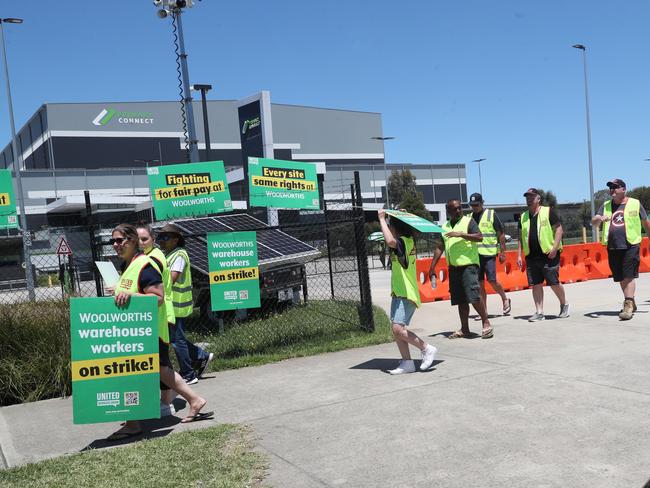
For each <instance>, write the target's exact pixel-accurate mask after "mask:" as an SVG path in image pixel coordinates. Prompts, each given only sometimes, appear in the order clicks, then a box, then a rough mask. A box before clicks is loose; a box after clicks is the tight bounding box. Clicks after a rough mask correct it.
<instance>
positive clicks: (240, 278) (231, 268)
mask: <svg viewBox="0 0 650 488" xmlns="http://www.w3.org/2000/svg"><path fill="white" fill-rule="evenodd" d="M208 266H209V271H210V301H211V303H212V310H213V311H217V310H236V309H239V308H258V307H259V306H260V280H259V268H258V267H257V233H256V232H210V233H209V234H208Z"/></svg>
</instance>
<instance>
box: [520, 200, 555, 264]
mask: <svg viewBox="0 0 650 488" xmlns="http://www.w3.org/2000/svg"><path fill="white" fill-rule="evenodd" d="M538 216H539V212H537V214H536V215H532V214H530V236H529V237H528V248H529V249H530V252H529V253H528V257H529V258H541V257H546V254H544V253H543V252H542V248H541V246H540V245H539V236H538V235H537V217H538ZM548 220H549V222H550V224H551V227H553V226H555V225H556V224H559V223H561V221H560V217H559V216H558V214H557V212H556V211H555V209H554V208H552V207H551V208H550V209H549V213H548ZM519 230H520V231H521V220H520V221H519ZM559 254H560V253H559V252H558V255H559Z"/></svg>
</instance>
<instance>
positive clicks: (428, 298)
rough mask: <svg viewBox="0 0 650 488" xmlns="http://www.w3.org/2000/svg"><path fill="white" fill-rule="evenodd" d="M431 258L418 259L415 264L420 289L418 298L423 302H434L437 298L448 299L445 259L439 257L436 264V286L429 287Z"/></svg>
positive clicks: (447, 276) (447, 277) (447, 275)
mask: <svg viewBox="0 0 650 488" xmlns="http://www.w3.org/2000/svg"><path fill="white" fill-rule="evenodd" d="M431 261H433V258H423V259H418V260H417V261H416V264H415V270H416V272H417V275H418V288H419V289H420V299H421V300H422V301H423V302H436V301H439V300H449V298H450V295H449V272H448V271H447V260H446V259H445V258H440V260H439V261H438V264H437V265H436V273H437V280H436V287H435V288H431V280H429V268H430V267H431Z"/></svg>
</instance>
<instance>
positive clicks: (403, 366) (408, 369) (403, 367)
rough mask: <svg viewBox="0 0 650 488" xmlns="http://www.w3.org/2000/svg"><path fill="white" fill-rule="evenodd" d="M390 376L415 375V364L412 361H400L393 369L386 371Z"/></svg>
mask: <svg viewBox="0 0 650 488" xmlns="http://www.w3.org/2000/svg"><path fill="white" fill-rule="evenodd" d="M388 372H389V373H390V374H405V373H415V363H414V362H413V360H412V359H402V360H401V361H400V362H399V365H398V366H397V368H395V369H391V370H389V371H388Z"/></svg>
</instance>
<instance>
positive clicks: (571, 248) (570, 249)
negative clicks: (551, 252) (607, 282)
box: [560, 244, 588, 283]
mask: <svg viewBox="0 0 650 488" xmlns="http://www.w3.org/2000/svg"><path fill="white" fill-rule="evenodd" d="M582 246H583V245H582V244H570V245H568V246H564V249H562V254H561V255H560V282H561V283H577V282H579V281H587V280H588V277H587V269H586V267H585V262H584V256H583V254H584V251H583V249H582Z"/></svg>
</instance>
